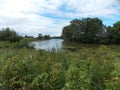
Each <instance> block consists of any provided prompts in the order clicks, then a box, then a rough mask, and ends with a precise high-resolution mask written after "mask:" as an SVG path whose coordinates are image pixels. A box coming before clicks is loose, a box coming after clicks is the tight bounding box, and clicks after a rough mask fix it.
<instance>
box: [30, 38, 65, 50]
mask: <svg viewBox="0 0 120 90" xmlns="http://www.w3.org/2000/svg"><path fill="white" fill-rule="evenodd" d="M62 42H63V39H50V40H43V41H34V42H32V43H30V45H33V46H34V48H35V49H37V50H39V49H44V50H47V51H49V50H52V49H56V50H60V49H61V48H62Z"/></svg>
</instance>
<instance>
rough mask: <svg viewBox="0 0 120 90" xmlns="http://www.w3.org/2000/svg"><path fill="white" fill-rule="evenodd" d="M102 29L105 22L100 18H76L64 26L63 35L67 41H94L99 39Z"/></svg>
mask: <svg viewBox="0 0 120 90" xmlns="http://www.w3.org/2000/svg"><path fill="white" fill-rule="evenodd" d="M102 31H103V24H102V21H101V20H100V19H98V18H83V19H82V20H78V19H75V20H72V21H71V22H70V25H68V26H65V27H64V28H63V32H62V37H63V38H64V39H65V41H73V42H82V43H94V42H96V41H98V40H99V38H100V37H101V34H102Z"/></svg>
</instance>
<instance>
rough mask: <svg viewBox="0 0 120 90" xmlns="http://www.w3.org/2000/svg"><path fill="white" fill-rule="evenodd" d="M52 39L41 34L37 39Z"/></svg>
mask: <svg viewBox="0 0 120 90" xmlns="http://www.w3.org/2000/svg"><path fill="white" fill-rule="evenodd" d="M50 38H51V37H50V35H44V36H43V35H42V34H41V33H39V34H38V37H37V39H50Z"/></svg>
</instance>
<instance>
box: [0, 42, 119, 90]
mask: <svg viewBox="0 0 120 90" xmlns="http://www.w3.org/2000/svg"><path fill="white" fill-rule="evenodd" d="M2 45H3V46H2ZM17 45H18V46H19V44H18V43H17V44H16V43H12V44H11V43H9V42H0V90H18V89H19V90H119V89H120V46H115V45H111V46H103V45H101V46H97V47H91V46H85V45H81V46H80V48H78V50H77V51H76V52H69V51H57V52H56V51H54V50H53V51H44V50H39V51H38V50H35V49H30V48H28V47H24V45H23V44H22V45H23V46H22V47H19V48H18V46H17Z"/></svg>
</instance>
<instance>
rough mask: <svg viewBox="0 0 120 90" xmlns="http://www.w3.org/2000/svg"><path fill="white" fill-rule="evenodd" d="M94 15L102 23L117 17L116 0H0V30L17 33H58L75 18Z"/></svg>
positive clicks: (119, 11) (118, 5)
mask: <svg viewBox="0 0 120 90" xmlns="http://www.w3.org/2000/svg"><path fill="white" fill-rule="evenodd" d="M85 17H98V18H100V19H102V21H103V23H104V24H105V25H107V26H108V25H112V24H113V23H115V22H116V21H119V20H120V0H0V29H1V28H5V27H10V28H12V29H14V30H15V31H17V32H18V33H19V34H21V35H33V36H37V35H38V33H42V34H50V35H51V36H58V35H61V32H62V28H63V27H64V26H66V25H68V24H69V22H70V21H71V20H73V19H75V18H78V19H81V18H85Z"/></svg>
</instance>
